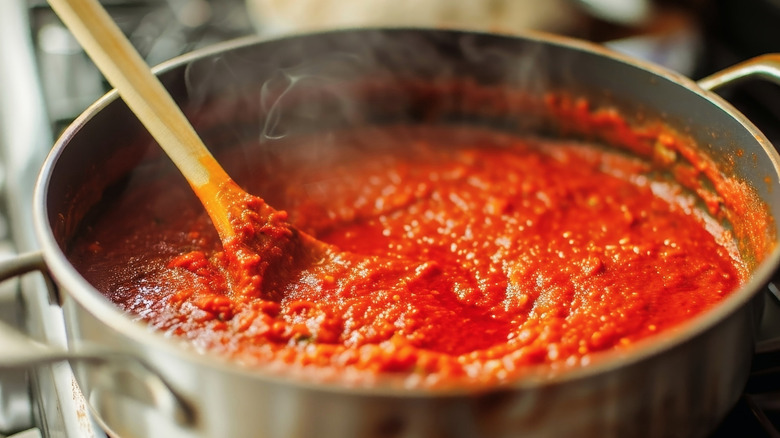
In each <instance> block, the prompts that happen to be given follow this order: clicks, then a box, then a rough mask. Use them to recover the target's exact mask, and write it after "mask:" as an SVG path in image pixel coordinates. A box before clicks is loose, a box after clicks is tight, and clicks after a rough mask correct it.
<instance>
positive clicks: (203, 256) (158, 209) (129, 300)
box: [69, 126, 745, 386]
mask: <svg viewBox="0 0 780 438" xmlns="http://www.w3.org/2000/svg"><path fill="white" fill-rule="evenodd" d="M379 139H381V140H379ZM306 141H308V142H314V143H316V142H327V143H328V144H336V145H339V148H338V149H337V151H335V152H334V153H333V155H332V156H327V157H325V156H324V155H323V156H320V155H318V154H319V153H320V152H321V151H322V150H323V149H324V148H315V149H313V150H311V149H306V148H302V149H301V151H304V152H302V153H299V155H302V156H306V159H291V158H285V157H286V155H285V153H281V152H276V153H275V154H274V155H269V156H263V157H261V158H258V160H259V161H262V162H263V163H265V164H264V165H263V169H253V168H251V166H244V167H245V168H243V169H244V170H243V171H242V170H241V169H242V167H241V166H240V165H239V166H237V169H239V170H238V171H236V172H237V174H234V176H235V177H236V180H237V181H240V182H241V183H242V185H244V186H245V187H247V189H248V191H249V192H250V193H254V194H257V195H260V196H262V197H264V198H265V199H266V200H268V203H269V204H271V205H274V206H275V207H277V208H283V209H284V210H285V211H286V212H287V214H288V215H289V218H290V221H291V222H292V223H293V224H294V225H295V226H296V227H297V228H299V229H301V230H303V231H304V232H305V233H308V234H310V235H312V236H314V237H316V238H317V239H319V240H321V241H324V242H326V243H327V244H329V245H331V246H328V247H327V249H326V250H325V251H324V253H323V254H322V255H321V258H315V259H312V260H307V261H306V262H305V263H302V264H301V265H300V266H297V267H296V270H295V272H293V273H288V275H287V276H286V277H285V278H289V279H290V281H289V282H288V283H285V284H280V285H277V287H276V288H275V289H273V290H271V291H265V292H264V293H249V292H246V291H245V290H244V289H241V290H238V289H237V288H233V287H232V286H231V284H230V279H229V276H228V275H227V274H226V272H227V268H226V263H227V259H228V255H226V252H225V251H223V249H222V247H221V245H220V242H219V239H218V237H217V235H216V233H215V232H214V230H213V227H212V225H211V222H210V221H209V219H208V217H207V216H206V215H205V213H204V212H203V209H202V207H201V206H200V204H199V203H198V200H197V199H196V198H195V196H194V195H193V194H192V193H191V191H190V189H189V187H188V186H187V185H186V184H185V183H184V182H183V181H182V180H181V177H180V176H178V175H176V174H175V173H170V174H168V175H162V176H160V175H155V176H150V175H141V176H138V177H134V178H133V179H132V180H131V181H129V182H128V183H127V184H126V186H125V187H124V188H123V190H122V192H121V193H119V194H118V195H117V196H115V197H113V198H112V199H110V200H107V201H106V202H104V203H103V204H102V205H101V206H100V209H99V210H97V213H96V214H95V215H93V217H92V218H91V219H90V220H89V221H88V223H87V225H86V226H84V227H83V229H82V232H81V233H80V234H79V236H78V238H77V239H76V240H75V241H74V242H73V245H72V246H71V250H70V254H69V258H70V260H71V261H72V262H73V264H74V265H75V266H76V268H77V269H78V270H79V271H80V272H81V273H82V274H83V275H84V276H85V278H87V280H89V281H90V282H91V283H92V284H93V285H95V287H96V288H97V289H98V290H100V291H101V292H102V293H104V294H105V295H106V297H108V298H109V299H110V300H111V301H113V302H115V303H116V304H117V305H119V306H121V308H123V309H125V310H126V311H128V312H129V313H131V314H132V315H134V316H135V317H136V318H138V319H140V320H143V321H146V322H148V324H150V325H151V326H153V327H154V328H156V329H158V330H161V331H163V332H165V333H167V334H169V335H171V336H175V337H180V338H183V339H186V340H187V341H189V342H190V343H192V344H193V345H194V346H195V347H196V348H197V349H199V350H201V351H203V352H207V353H208V354H212V355H213V354H216V355H221V356H224V357H227V358H229V359H230V360H234V361H238V362H240V363H243V364H246V365H247V366H262V365H268V364H276V365H279V364H283V365H284V366H289V367H295V368H304V369H308V368H313V369H321V370H331V371H333V370H335V371H336V372H338V373H352V374H354V375H356V376H369V377H370V376H377V375H383V374H386V373H391V374H401V375H404V376H407V378H408V382H409V384H410V385H422V386H429V385H437V384H442V383H444V382H448V381H453V380H457V379H471V380H475V381H479V382H496V381H506V380H508V379H511V378H513V377H516V376H518V375H521V374H522V373H523V372H524V370H527V369H528V367H529V366H531V365H540V364H545V365H547V366H549V367H550V368H552V369H564V368H575V367H580V366H583V365H587V364H589V363H590V362H591V361H592V360H593V355H594V354H595V353H598V352H602V351H609V350H616V349H629V348H631V346H632V345H633V344H634V343H636V342H637V341H639V340H642V339H644V338H647V337H649V336H654V335H657V334H658V333H661V332H663V331H665V330H669V329H670V328H673V327H674V326H676V325H679V324H680V323H682V322H684V321H686V320H688V319H690V318H691V317H693V316H694V315H697V314H700V313H701V312H703V311H705V310H707V309H708V308H711V307H712V306H713V305H715V304H716V303H717V302H719V301H720V300H722V299H723V298H724V297H725V296H726V295H727V294H729V293H730V292H732V291H733V290H735V289H736V288H737V287H738V286H739V285H740V284H741V282H742V281H743V280H744V277H745V269H744V268H743V266H742V264H741V262H739V260H738V259H737V257H736V251H735V250H734V248H733V245H732V244H731V242H730V241H731V236H730V235H729V233H728V232H727V231H725V230H723V229H722V228H720V226H719V225H718V224H717V223H715V222H714V221H712V220H707V219H706V218H705V217H704V215H702V214H699V213H697V211H698V209H696V208H695V205H694V202H693V200H692V199H691V198H690V196H689V195H686V194H685V193H684V191H683V190H681V189H679V188H676V187H675V186H673V185H671V184H669V183H662V182H659V181H655V180H652V179H650V178H648V177H647V176H645V174H646V173H647V172H649V171H650V170H651V169H650V168H649V165H647V164H645V163H643V162H642V161H640V160H638V159H635V158H631V157H629V156H627V155H620V154H617V153H613V152H608V151H607V150H605V149H602V148H600V147H598V146H595V145H586V144H582V143H576V142H571V141H558V140H549V139H539V138H526V137H517V136H513V135H511V134H508V133H500V132H498V131H491V130H488V129H483V128H476V127H471V128H465V127H458V128H456V127H401V126H398V127H389V128H377V129H373V130H372V129H365V130H362V131H351V132H343V133H333V134H330V135H328V136H324V137H311V138H308V139H307V140H306ZM306 141H302V142H304V143H305V142H306ZM297 150H298V149H296V148H294V147H290V148H289V151H290V152H289V153H288V154H289V155H291V156H294V155H295V154H296V152H295V151H297ZM339 150H340V151H343V152H338V151H339ZM307 151H308V152H307ZM318 151H319V152H318ZM220 160H221V161H224V162H226V163H230V162H231V161H232V162H233V163H242V162H244V161H247V158H246V155H242V154H240V153H233V155H231V156H227V157H221V158H220ZM248 161H251V160H248ZM232 172H233V171H231V173H232Z"/></svg>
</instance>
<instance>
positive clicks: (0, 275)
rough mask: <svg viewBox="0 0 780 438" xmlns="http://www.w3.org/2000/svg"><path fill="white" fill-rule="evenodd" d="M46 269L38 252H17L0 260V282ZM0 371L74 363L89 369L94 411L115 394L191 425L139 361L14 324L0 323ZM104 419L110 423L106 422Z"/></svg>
mask: <svg viewBox="0 0 780 438" xmlns="http://www.w3.org/2000/svg"><path fill="white" fill-rule="evenodd" d="M33 271H40V272H43V273H46V272H47V269H46V264H45V262H44V260H43V255H42V254H41V253H40V252H35V253H29V254H23V255H20V256H17V257H15V258H12V259H8V260H4V261H2V262H0V281H5V280H9V279H11V278H13V277H16V276H19V275H23V274H26V273H28V272H33ZM0 346H1V347H0V348H1V349H2V354H0V370H4V369H7V370H11V369H23V368H31V367H35V366H40V365H46V364H51V363H54V362H60V361H71V362H73V361H79V362H83V363H86V364H87V365H88V366H90V367H92V368H90V369H89V374H90V378H91V379H92V380H94V381H93V386H94V389H93V390H92V394H91V397H90V401H91V402H92V404H93V407H94V408H95V410H97V412H98V413H102V412H106V411H110V409H109V407H110V406H111V404H112V403H115V402H116V401H117V399H118V398H129V399H131V400H134V401H138V402H140V403H143V404H144V405H147V406H151V407H152V408H154V409H156V410H158V411H159V412H161V413H162V414H163V415H165V416H166V418H169V419H171V420H172V421H174V422H176V423H177V424H178V425H180V426H184V427H194V426H195V424H196V416H195V410H194V409H193V408H192V406H191V405H190V404H189V403H188V402H187V401H186V400H185V399H184V398H183V397H182V396H181V395H179V394H178V393H177V392H176V391H175V390H174V389H173V388H172V387H171V386H170V385H169V384H168V383H167V382H166V380H165V379H164V378H163V377H162V376H161V375H160V374H159V373H158V372H157V371H156V370H155V369H154V368H153V367H152V366H150V365H149V364H148V363H146V362H145V361H143V360H142V359H140V358H138V357H136V356H134V355H131V354H127V353H124V352H122V351H118V350H113V349H107V348H102V347H94V348H83V347H82V348H79V349H78V350H67V349H63V348H59V347H55V346H51V345H47V344H45V343H41V342H38V341H36V340H34V339H32V338H30V337H29V336H27V335H25V334H24V333H22V332H20V331H18V330H17V329H15V328H14V327H12V326H10V325H8V324H6V323H3V322H0ZM104 420H106V422H107V424H108V426H109V427H110V425H111V422H110V421H109V419H104Z"/></svg>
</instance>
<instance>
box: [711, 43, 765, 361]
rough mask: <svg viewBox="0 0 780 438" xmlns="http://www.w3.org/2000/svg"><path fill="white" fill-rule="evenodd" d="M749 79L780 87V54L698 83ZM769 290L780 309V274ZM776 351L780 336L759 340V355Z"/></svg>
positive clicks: (713, 86)
mask: <svg viewBox="0 0 780 438" xmlns="http://www.w3.org/2000/svg"><path fill="white" fill-rule="evenodd" d="M748 79H762V80H768V81H770V82H774V83H776V84H778V85H780V53H769V54H766V55H761V56H757V57H755V58H751V59H748V60H746V61H743V62H740V63H738V64H735V65H733V66H731V67H727V68H725V69H723V70H721V71H719V72H717V73H713V74H712V75H710V76H707V77H705V78H703V79H701V80H699V81H698V82H697V83H698V85H699V87H701V88H703V89H705V90H710V91H714V90H717V89H720V88H722V87H726V86H730V85H734V84H737V83H740V82H742V81H745V80H748ZM778 146H780V145H778ZM767 288H768V293H767V299H768V300H770V302H768V303H767V305H768V306H769V307H768V310H774V309H775V308H777V309H780V307H779V305H778V303H780V273H776V274H775V278H773V279H772V281H771V282H770V283H769V285H768V286H767ZM777 313H778V310H775V311H774V313H771V312H770V313H766V312H765V315H764V318H765V319H766V318H772V317H776V314H777ZM770 314H771V315H770ZM767 315H770V316H767ZM775 351H780V336H777V335H774V336H772V337H767V338H765V339H762V338H759V339H758V343H757V345H756V352H757V353H759V354H762V353H769V352H775Z"/></svg>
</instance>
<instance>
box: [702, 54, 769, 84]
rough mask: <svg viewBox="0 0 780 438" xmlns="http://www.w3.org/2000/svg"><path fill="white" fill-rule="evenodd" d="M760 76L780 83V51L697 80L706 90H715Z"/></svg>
mask: <svg viewBox="0 0 780 438" xmlns="http://www.w3.org/2000/svg"><path fill="white" fill-rule="evenodd" d="M750 78H760V79H766V80H769V81H771V82H775V83H777V84H778V85H780V53H769V54H766V55H761V56H757V57H755V58H751V59H748V60H747V61H744V62H740V63H739V64H736V65H733V66H731V67H727V68H725V69H723V70H721V71H719V72H717V73H713V74H711V75H710V76H707V77H706V78H703V79H701V80H699V81H698V82H697V84H698V85H699V87H701V88H703V89H705V90H711V91H712V90H715V89H718V88H721V87H724V86H727V85H732V84H736V83H738V82H742V81H743V80H745V79H750Z"/></svg>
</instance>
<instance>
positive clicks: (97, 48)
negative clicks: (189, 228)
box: [49, 0, 229, 187]
mask: <svg viewBox="0 0 780 438" xmlns="http://www.w3.org/2000/svg"><path fill="white" fill-rule="evenodd" d="M49 4H50V5H51V7H52V9H54V11H55V12H56V13H57V15H58V16H59V17H60V19H61V20H62V21H63V22H64V23H65V25H66V26H67V27H68V29H70V31H71V32H72V33H73V35H74V36H75V37H76V39H77V40H78V41H79V43H80V44H81V46H82V47H83V48H84V50H85V51H86V52H87V54H88V55H89V56H90V58H91V59H92V61H93V62H94V63H95V64H96V65H97V67H98V68H99V69H100V71H101V72H102V73H103V75H104V76H105V77H106V79H107V80H108V82H110V83H111V85H113V86H114V87H115V88H116V89H117V91H118V92H119V95H120V96H122V99H123V100H124V101H125V102H126V103H127V106H128V107H130V109H131V110H132V111H133V113H135V115H136V116H137V117H138V119H139V120H141V122H142V123H143V124H144V126H146V128H147V129H148V130H149V132H150V133H151V134H152V136H153V137H154V138H155V139H156V140H157V142H158V143H159V144H160V146H161V147H162V148H163V149H164V150H165V152H166V153H167V154H168V155H169V156H170V158H171V160H173V162H174V164H176V166H177V167H178V168H179V169H180V170H181V172H182V174H184V177H185V178H186V179H187V181H189V182H190V184H192V185H193V186H195V187H199V186H202V185H204V184H207V183H209V181H211V182H212V183H213V182H214V178H217V179H219V177H221V178H227V179H229V177H228V176H227V174H226V173H225V172H224V171H223V170H222V169H221V167H219V165H218V164H217V163H216V160H214V158H213V157H212V155H211V153H210V152H209V151H208V149H207V148H206V146H205V145H204V144H203V141H202V140H201V139H200V137H198V134H197V133H196V132H195V129H193V127H192V125H191V124H190V122H189V121H188V120H187V118H186V117H185V116H184V114H183V113H182V111H181V109H180V108H179V107H178V105H176V103H175V102H174V100H173V98H172V97H171V96H170V94H168V92H167V90H166V89H165V87H163V85H162V83H160V81H159V79H157V77H156V76H154V75H153V74H152V72H151V71H150V69H149V66H148V65H147V64H146V62H144V60H143V58H141V55H140V54H139V53H138V52H137V51H136V50H135V48H134V47H133V45H132V44H131V43H130V41H129V40H128V39H127V37H125V35H124V34H123V33H122V31H121V30H120V29H119V27H118V26H117V25H116V23H115V22H114V21H113V19H112V18H111V17H110V16H109V15H108V13H107V12H106V10H105V9H104V8H103V6H101V5H100V3H99V2H98V1H97V0H49ZM213 164H216V169H215V168H214V166H213ZM215 173H216V175H215ZM220 173H222V175H219V174H220Z"/></svg>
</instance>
